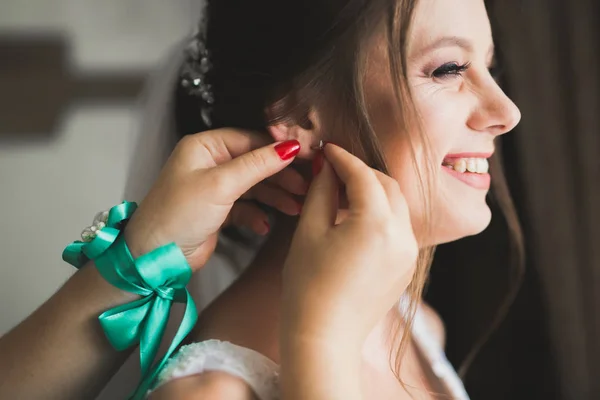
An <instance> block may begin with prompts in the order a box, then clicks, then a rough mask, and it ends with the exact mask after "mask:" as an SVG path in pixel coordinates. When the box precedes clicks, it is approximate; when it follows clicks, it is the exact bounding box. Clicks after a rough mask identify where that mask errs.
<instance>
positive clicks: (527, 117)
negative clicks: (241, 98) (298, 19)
mask: <svg viewBox="0 0 600 400" xmlns="http://www.w3.org/2000/svg"><path fill="white" fill-rule="evenodd" d="M216 1H218V0H216ZM487 3H488V8H489V11H490V15H491V18H492V24H493V27H494V34H495V39H496V44H497V48H498V56H499V61H500V66H501V67H502V69H503V72H504V73H503V74H502V78H501V80H502V85H503V87H504V89H505V90H506V91H507V92H508V93H509V95H511V97H512V98H513V99H514V100H515V102H516V103H517V105H518V106H519V107H520V108H521V111H522V113H523V119H522V122H521V124H520V125H519V127H518V128H517V130H516V134H511V135H507V136H505V139H503V142H502V144H501V151H502V155H503V158H504V166H505V170H506V172H507V179H508V181H509V185H510V187H511V191H512V194H513V197H514V201H515V205H516V207H517V210H518V213H519V217H520V220H521V223H522V226H523V229H524V233H525V243H524V244H525V250H526V254H527V258H526V263H525V266H526V269H525V273H524V274H522V275H521V277H522V278H521V279H520V281H521V282H522V283H521V286H520V290H519V291H518V294H517V296H516V299H515V301H514V304H513V306H512V307H511V309H510V311H509V312H508V314H507V315H506V317H505V318H503V320H502V323H501V324H500V325H498V326H497V327H495V328H494V329H493V330H492V331H491V332H492V333H491V336H489V340H487V341H486V342H485V344H484V345H483V346H482V347H481V348H480V351H478V352H477V356H476V357H475V358H474V359H473V363H472V365H471V368H470V369H469V371H468V373H467V374H466V377H465V381H466V384H467V388H468V390H469V391H470V393H471V394H472V398H473V399H569V400H570V399H573V400H585V399H598V398H600V379H597V377H596V375H597V371H600V290H599V289H600V209H599V206H600V158H599V155H600V132H599V128H600V114H599V111H600V108H599V106H600V94H599V93H600V32H599V28H598V17H599V16H600V5H598V3H597V2H594V1H592V0H571V1H569V2H566V1H558V0H545V1H542V0H529V1H526V2H524V1H521V0H495V1H487ZM200 8H201V7H200V4H199V2H198V1H195V0H172V1H169V2H166V1H161V0H119V1H116V0H105V1H103V2H98V1H92V0H43V1H42V0H2V1H1V3H0V256H1V261H0V335H1V334H3V333H5V332H7V331H8V330H9V329H11V328H12V327H13V326H14V325H16V324H17V323H19V321H21V320H22V319H23V318H24V317H25V316H26V315H28V314H29V313H31V312H32V311H33V310H34V309H35V308H36V307H37V306H38V305H40V304H41V303H42V302H43V301H44V300H45V299H47V298H48V297H49V296H50V295H51V294H52V293H53V292H54V291H55V290H56V289H57V288H58V287H59V286H60V285H61V284H62V283H63V282H64V281H65V280H66V279H67V278H68V277H69V276H70V275H71V274H72V273H73V269H72V267H70V266H68V265H67V264H65V263H64V262H62V260H61V258H60V254H61V251H62V249H63V248H64V246H65V245H66V244H67V243H69V242H70V241H72V240H73V239H74V238H75V237H76V236H77V235H78V233H79V232H80V230H81V228H82V227H83V226H85V225H87V224H89V223H91V221H88V220H89V219H90V217H92V216H93V214H94V212H96V211H97V210H101V209H105V208H107V207H108V206H110V205H113V204H116V203H118V202H119V201H121V200H122V199H121V196H122V188H123V187H124V185H125V176H126V170H127V166H128V163H129V154H130V152H131V147H132V138H133V136H134V135H135V134H136V133H137V130H138V128H139V126H140V115H141V112H140V107H139V105H138V101H137V98H138V96H139V94H140V93H141V91H142V90H143V88H144V84H145V81H146V79H147V76H148V74H149V73H150V72H151V71H152V70H153V69H154V68H156V66H157V65H158V63H159V62H160V60H161V59H163V58H164V57H165V56H166V54H167V52H168V49H169V48H171V46H173V44H174V43H175V42H177V41H178V40H180V39H182V38H183V37H185V36H186V35H187V34H188V33H189V32H190V30H191V29H192V26H193V25H194V24H195V23H196V22H197V18H198V16H199V10H200ZM490 203H491V205H492V207H494V208H495V210H494V211H495V215H497V217H496V218H494V221H493V223H492V226H490V228H489V229H488V230H487V231H486V232H485V233H484V234H483V235H480V236H478V237H475V238H469V239H467V240H463V241H460V242H458V243H454V244H450V245H445V246H442V247H441V248H440V249H439V251H438V253H437V257H436V262H435V264H434V266H433V270H432V277H431V282H430V284H429V287H428V289H427V294H426V297H427V300H428V301H430V302H431V303H432V304H433V306H434V307H435V308H437V309H438V311H439V312H440V313H441V315H442V317H443V319H444V321H445V323H446V325H447V330H448V349H447V350H448V356H449V358H450V359H451V361H452V362H453V363H454V364H455V365H456V366H457V367H459V366H460V365H461V364H462V363H463V362H464V360H465V359H466V358H467V357H468V355H469V354H470V350H471V349H472V348H473V345H474V343H477V341H478V338H480V337H482V336H485V335H486V333H487V332H488V331H489V327H490V324H491V323H492V322H493V319H494V316H495V315H497V311H498V309H499V305H500V304H501V303H502V302H503V301H504V300H505V299H506V296H507V293H510V290H511V288H514V287H515V286H514V285H515V283H516V282H518V281H519V279H517V278H518V277H519V274H517V273H516V272H515V270H514V268H513V267H512V265H513V263H512V261H511V260H512V258H511V254H513V253H512V251H513V250H514V248H515V246H514V243H512V242H510V241H509V240H507V239H506V237H507V235H506V233H507V231H508V227H509V224H508V222H507V221H506V220H505V219H503V218H502V214H501V212H500V211H501V208H502V206H503V205H502V204H496V203H495V202H494V199H493V198H492V199H491V202H490ZM442 265H444V266H445V268H442ZM448 265H451V266H452V268H451V269H450V268H448ZM0 357H1V355H0ZM121 379H124V378H121ZM121 382H122V380H121ZM115 385H116V386H118V384H114V385H113V386H115ZM122 392H123V391H122V390H121V391H119V390H117V391H115V392H111V391H110V390H109V391H108V392H106V393H104V395H103V398H107V399H108V398H116V397H115V393H122ZM125 392H126V391H125Z"/></svg>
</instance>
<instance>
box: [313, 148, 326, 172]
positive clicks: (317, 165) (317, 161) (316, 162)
mask: <svg viewBox="0 0 600 400" xmlns="http://www.w3.org/2000/svg"><path fill="white" fill-rule="evenodd" d="M324 157H325V155H324V154H323V152H322V151H318V152H317V154H315V157H314V158H313V160H312V173H313V177H315V176H317V175H319V172H321V168H323V159H324Z"/></svg>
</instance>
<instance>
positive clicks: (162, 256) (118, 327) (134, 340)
mask: <svg viewBox="0 0 600 400" xmlns="http://www.w3.org/2000/svg"><path fill="white" fill-rule="evenodd" d="M136 207H137V205H136V204H135V203H130V202H123V203H122V204H120V205H118V206H115V207H113V208H112V209H111V210H110V211H109V212H108V213H100V214H98V215H97V216H96V218H95V219H94V225H93V227H94V228H95V230H92V227H90V228H87V229H86V230H84V233H83V234H82V237H85V239H84V240H85V241H76V242H73V243H71V244H70V245H68V246H67V248H66V249H65V250H64V252H63V260H65V261H66V262H68V263H69V264H71V265H73V266H75V267H76V268H81V267H82V266H83V265H84V264H85V263H87V262H88V261H89V260H94V263H95V265H96V268H97V270H98V272H99V273H100V275H102V277H103V278H104V279H105V280H106V281H108V282H109V283H110V284H112V285H113V286H115V287H117V288H119V289H121V290H124V291H127V292H131V293H135V294H137V295H139V296H140V299H138V300H135V301H133V302H131V303H129V304H124V305H121V306H117V307H114V308H112V309H110V310H108V311H106V312H104V313H102V314H101V315H100V316H99V317H98V320H99V321H100V325H101V326H102V329H103V330H104V333H105V335H106V338H107V339H108V341H109V342H110V344H111V345H112V346H113V348H115V349H116V350H117V351H123V350H126V349H129V348H131V347H133V346H136V345H138V344H139V347H140V364H141V371H142V378H141V381H140V383H139V384H138V387H137V389H136V390H135V392H134V393H133V394H132V396H131V397H130V398H131V399H135V400H138V399H143V398H145V396H146V394H147V391H148V390H149V389H150V388H151V387H152V386H153V385H154V381H155V380H156V376H157V374H158V372H159V371H160V370H161V369H162V367H163V366H164V364H165V363H166V361H167V360H168V359H169V357H170V356H171V354H172V353H173V352H174V351H175V349H177V347H178V346H179V344H180V343H181V342H182V341H183V339H184V338H185V337H186V336H187V334H188V333H189V332H190V331H191V330H192V328H193V327H194V325H195V324H196V320H197V319H198V313H197V310H196V305H195V304H194V300H193V299H192V297H191V295H190V293H189V292H188V291H187V289H186V285H187V284H188V282H189V280H190V278H191V276H192V270H191V268H190V266H189V264H188V263H187V260H186V258H185V256H184V255H183V253H182V252H181V250H180V249H179V247H177V246H176V245H175V244H174V243H171V244H169V245H166V246H163V247H160V248H158V249H156V250H153V251H151V252H150V253H148V254H145V255H143V256H141V257H139V258H137V259H135V260H134V259H133V256H132V255H131V252H130V251H129V248H128V247H127V244H126V243H125V239H124V238H123V235H121V229H122V227H123V226H124V223H125V222H126V221H127V220H128V219H129V218H130V217H131V215H133V212H134V211H135V209H136ZM89 232H92V233H93V235H92V234H91V233H89ZM92 236H93V237H92ZM173 302H176V303H183V304H185V305H186V307H185V312H184V316H183V319H182V320H181V323H180V325H179V328H178V330H177V333H176V334H175V337H174V338H173V341H172V342H171V345H170V346H169V349H168V350H167V351H166V353H165V355H164V356H163V357H162V358H161V359H160V360H158V361H157V362H156V363H154V359H155V358H156V355H157V354H158V350H159V346H160V343H161V340H162V337H163V336H164V332H165V328H166V326H167V322H168V320H169V314H170V310H171V306H172V305H173Z"/></svg>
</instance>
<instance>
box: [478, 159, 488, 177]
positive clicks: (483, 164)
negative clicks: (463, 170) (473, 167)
mask: <svg viewBox="0 0 600 400" xmlns="http://www.w3.org/2000/svg"><path fill="white" fill-rule="evenodd" d="M489 169H490V165H489V164H488V160H486V159H485V158H479V159H477V172H478V173H480V174H486V173H487V172H488V170H489Z"/></svg>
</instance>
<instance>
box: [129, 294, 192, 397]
mask: <svg viewBox="0 0 600 400" xmlns="http://www.w3.org/2000/svg"><path fill="white" fill-rule="evenodd" d="M176 301H177V302H178V303H183V302H185V303H186V306H185V312H184V314H183V318H182V320H181V324H180V325H179V328H178V329H177V332H176V333H175V336H174V338H173V341H172V342H171V345H170V346H169V349H168V350H167V352H166V353H165V355H164V356H163V357H162V358H161V360H160V362H158V363H157V364H156V365H155V366H154V367H153V368H152V371H151V372H150V373H149V374H148V375H147V376H145V377H144V378H143V379H142V381H141V383H140V384H139V385H138V387H137V388H136V390H135V392H134V393H133V394H132V395H131V397H130V400H142V399H144V398H145V396H146V394H147V392H148V391H149V390H151V389H152V387H153V386H154V384H155V381H156V378H157V375H158V373H159V372H160V371H161V370H162V368H163V367H164V365H165V363H166V362H167V361H168V360H169V358H170V357H171V355H172V354H173V352H174V351H175V350H176V349H177V347H179V345H180V344H181V342H182V341H183V340H184V339H185V338H186V336H187V335H188V334H189V333H190V332H191V331H192V329H193V328H194V325H196V321H197V320H198V310H197V309H196V304H195V303H194V299H193V298H192V296H191V295H190V293H189V292H188V291H187V290H186V289H182V290H178V291H177V295H176Z"/></svg>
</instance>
